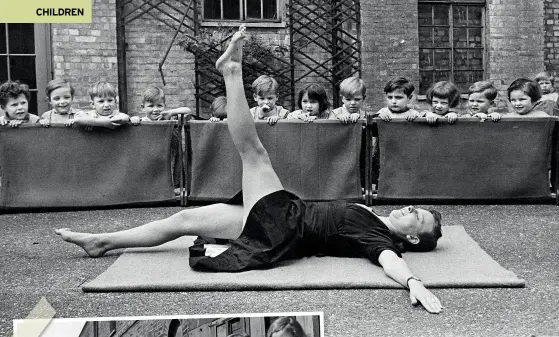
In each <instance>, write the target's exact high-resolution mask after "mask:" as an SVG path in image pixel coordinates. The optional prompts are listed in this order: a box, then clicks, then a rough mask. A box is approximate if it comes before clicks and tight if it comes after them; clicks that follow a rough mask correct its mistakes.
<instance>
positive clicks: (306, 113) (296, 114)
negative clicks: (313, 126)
mask: <svg viewBox="0 0 559 337" xmlns="http://www.w3.org/2000/svg"><path fill="white" fill-rule="evenodd" d="M297 106H298V107H299V110H295V111H293V112H290V113H289V114H288V115H287V119H300V120H302V121H304V122H312V121H314V120H316V119H328V118H329V117H330V102H329V101H328V95H327V94H326V89H324V87H323V86H322V85H320V84H310V85H308V86H307V87H305V88H304V89H301V91H299V99H298V100H297Z"/></svg>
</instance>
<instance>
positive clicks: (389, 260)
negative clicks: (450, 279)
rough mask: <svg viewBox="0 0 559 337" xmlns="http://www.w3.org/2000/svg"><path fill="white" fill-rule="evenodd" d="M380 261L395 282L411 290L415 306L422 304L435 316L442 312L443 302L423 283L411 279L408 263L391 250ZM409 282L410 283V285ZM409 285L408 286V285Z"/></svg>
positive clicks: (385, 271) (381, 254) (380, 257)
mask: <svg viewBox="0 0 559 337" xmlns="http://www.w3.org/2000/svg"><path fill="white" fill-rule="evenodd" d="M378 261H379V263H380V265H381V266H382V268H383V269H384V273H385V274H386V275H387V276H388V277H390V278H391V279H393V280H394V281H396V282H398V283H400V284H401V285H403V286H404V287H406V288H408V287H409V290H410V299H411V303H412V304H413V305H416V304H417V303H418V302H420V303H421V304H422V305H423V307H424V308H425V309H426V310H427V311H429V312H430V313H433V314H438V313H440V312H441V310H442V308H443V306H442V305H441V302H440V301H439V299H438V298H437V296H435V295H434V294H433V293H432V292H431V291H429V290H428V289H427V288H425V286H424V285H423V283H421V282H420V281H417V280H415V279H411V280H410V279H409V278H410V277H411V276H413V273H412V271H411V270H410V268H409V267H408V264H407V263H406V261H404V260H403V259H402V258H400V257H399V256H398V255H396V253H394V252H393V251H391V250H384V251H383V252H382V253H380V256H379V258H378ZM408 280H409V283H408ZM406 283H408V284H406Z"/></svg>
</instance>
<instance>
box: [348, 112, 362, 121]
mask: <svg viewBox="0 0 559 337" xmlns="http://www.w3.org/2000/svg"><path fill="white" fill-rule="evenodd" d="M359 117H361V115H360V114H359V113H357V112H355V113H352V114H351V115H349V118H350V119H351V122H352V123H356V122H357V121H358V120H359Z"/></svg>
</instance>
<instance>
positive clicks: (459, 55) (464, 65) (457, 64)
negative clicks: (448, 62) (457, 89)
mask: <svg viewBox="0 0 559 337" xmlns="http://www.w3.org/2000/svg"><path fill="white" fill-rule="evenodd" d="M469 68H470V67H469V63H468V50H467V49H454V69H456V70H467V69H469Z"/></svg>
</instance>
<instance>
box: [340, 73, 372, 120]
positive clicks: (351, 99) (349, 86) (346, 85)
mask: <svg viewBox="0 0 559 337" xmlns="http://www.w3.org/2000/svg"><path fill="white" fill-rule="evenodd" d="M366 91H367V89H366V88H365V83H364V82H363V80H362V79H360V78H359V77H348V78H346V79H345V80H343V81H342V83H340V95H341V96H342V102H343V103H344V107H345V108H346V109H347V111H348V112H349V113H358V112H359V110H360V109H361V104H363V100H364V99H365V97H366V96H365V93H366Z"/></svg>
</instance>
